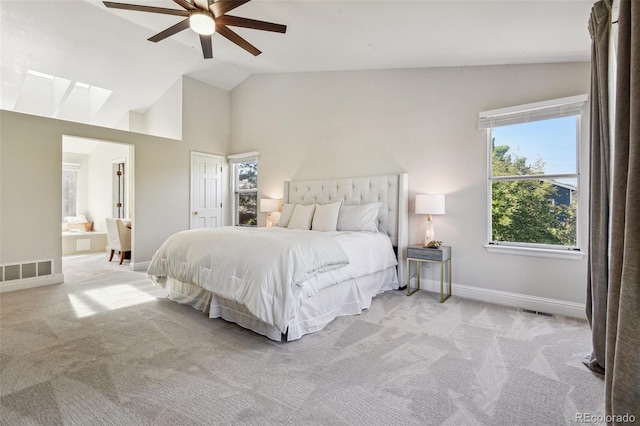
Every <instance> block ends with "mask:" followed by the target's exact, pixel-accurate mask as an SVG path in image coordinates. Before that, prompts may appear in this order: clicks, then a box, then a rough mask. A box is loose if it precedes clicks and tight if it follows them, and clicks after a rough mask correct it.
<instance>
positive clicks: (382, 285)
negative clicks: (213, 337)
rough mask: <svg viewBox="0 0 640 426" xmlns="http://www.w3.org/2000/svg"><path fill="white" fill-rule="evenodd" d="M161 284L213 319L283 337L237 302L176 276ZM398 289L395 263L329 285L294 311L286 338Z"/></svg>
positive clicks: (176, 298) (357, 310) (356, 311)
mask: <svg viewBox="0 0 640 426" xmlns="http://www.w3.org/2000/svg"><path fill="white" fill-rule="evenodd" d="M161 284H162V285H164V287H165V289H166V290H167V292H168V296H167V298H168V299H170V300H173V301H175V302H178V303H181V304H184V305H189V306H192V307H193V308H195V309H197V310H199V311H202V312H204V313H208V314H209V318H222V319H225V320H227V321H230V322H234V323H236V324H238V325H240V326H241V327H244V328H247V329H249V330H252V331H254V332H256V333H258V334H262V335H264V336H267V337H268V338H270V339H272V340H277V341H281V340H282V337H283V336H282V333H280V330H278V329H277V328H276V327H274V326H272V325H269V324H267V323H265V322H263V321H261V320H259V319H257V318H256V317H254V316H253V315H251V313H250V312H249V311H248V310H247V309H246V308H245V307H244V306H243V305H240V304H239V303H237V302H234V301H231V300H228V299H224V298H222V297H217V296H214V295H213V294H212V293H211V292H209V291H207V290H204V289H202V288H200V287H197V286H195V285H193V284H188V283H184V282H181V281H177V280H175V279H172V278H167V279H166V281H164V282H162V283H161ZM397 288H398V277H397V274H396V268H395V266H394V267H390V268H387V269H385V270H384V271H380V272H377V273H374V274H371V275H366V276H363V277H358V278H355V279H352V280H348V281H343V282H341V283H339V284H335V285H332V286H329V287H326V288H324V289H322V290H320V291H319V292H318V293H317V294H316V295H314V296H312V297H310V298H308V299H306V300H305V301H304V302H303V303H302V305H301V306H300V308H298V310H297V312H296V313H294V315H293V317H292V318H291V319H290V320H289V324H288V328H287V334H286V340H288V341H291V340H297V339H299V338H301V337H302V336H304V335H305V334H308V333H313V332H315V331H318V330H321V329H322V328H324V327H325V326H326V325H327V324H329V323H330V322H331V321H333V320H334V319H335V318H337V317H339V316H343V315H356V314H359V313H360V312H362V311H363V310H364V309H368V308H369V306H371V301H372V299H373V298H374V297H375V296H376V295H378V294H380V293H383V292H385V291H388V290H393V289H397Z"/></svg>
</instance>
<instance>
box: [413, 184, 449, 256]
mask: <svg viewBox="0 0 640 426" xmlns="http://www.w3.org/2000/svg"><path fill="white" fill-rule="evenodd" d="M416 214H426V215H427V230H426V231H425V234H424V246H425V247H427V246H428V245H429V243H430V242H431V241H436V232H435V230H434V229H433V218H432V217H431V215H433V214H444V194H418V195H416Z"/></svg>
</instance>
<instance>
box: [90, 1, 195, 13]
mask: <svg viewBox="0 0 640 426" xmlns="http://www.w3.org/2000/svg"><path fill="white" fill-rule="evenodd" d="M102 3H104V5H105V6H107V7H110V8H112V9H125V10H137V11H139V12H153V13H162V14H164V15H177V16H189V12H187V11H186V10H178V9H168V8H166V7H154V6H141V5H137V4H126V3H114V2H111V1H104V2H102Z"/></svg>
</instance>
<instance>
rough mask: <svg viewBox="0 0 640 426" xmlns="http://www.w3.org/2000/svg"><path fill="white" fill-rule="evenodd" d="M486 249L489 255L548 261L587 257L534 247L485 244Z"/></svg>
mask: <svg viewBox="0 0 640 426" xmlns="http://www.w3.org/2000/svg"><path fill="white" fill-rule="evenodd" d="M484 248H485V249H486V250H487V251H488V252H489V253H496V254H509V255H515V256H530V257H545V258H548V259H563V260H582V258H583V257H585V256H586V254H585V253H583V252H581V251H574V250H553V249H541V248H533V247H514V246H500V245H494V244H485V246H484Z"/></svg>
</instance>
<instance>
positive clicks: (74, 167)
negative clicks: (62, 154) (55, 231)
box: [61, 163, 80, 220]
mask: <svg viewBox="0 0 640 426" xmlns="http://www.w3.org/2000/svg"><path fill="white" fill-rule="evenodd" d="M62 171H63V172H74V173H75V174H76V205H75V211H76V212H75V214H74V215H70V216H77V215H78V184H79V182H78V179H79V178H80V164H78V163H62ZM63 196H64V194H63ZM61 213H62V214H63V217H62V219H63V220H64V218H65V217H66V216H64V212H61Z"/></svg>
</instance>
